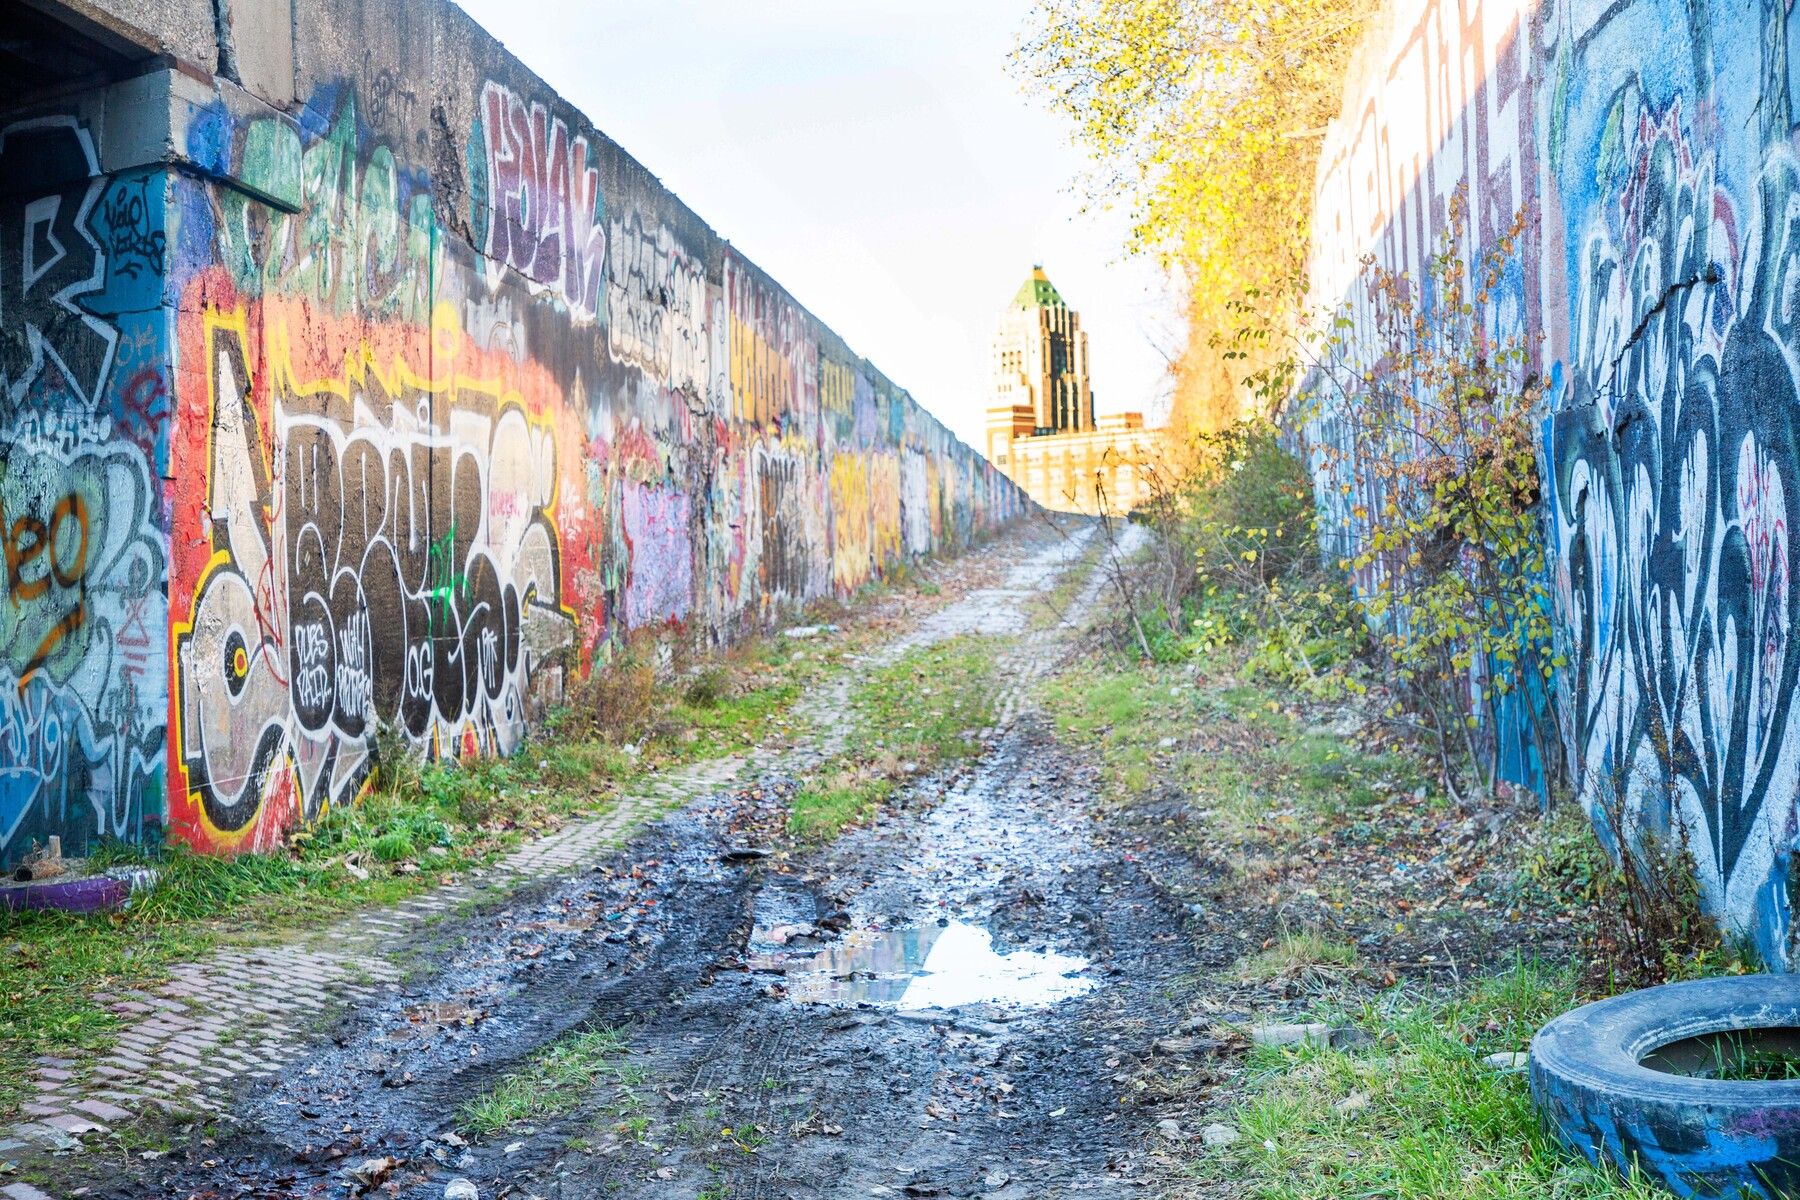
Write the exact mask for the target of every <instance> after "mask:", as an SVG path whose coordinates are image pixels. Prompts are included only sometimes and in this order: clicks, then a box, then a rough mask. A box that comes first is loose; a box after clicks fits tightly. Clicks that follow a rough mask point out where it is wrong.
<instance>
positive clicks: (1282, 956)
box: [1234, 933, 1357, 983]
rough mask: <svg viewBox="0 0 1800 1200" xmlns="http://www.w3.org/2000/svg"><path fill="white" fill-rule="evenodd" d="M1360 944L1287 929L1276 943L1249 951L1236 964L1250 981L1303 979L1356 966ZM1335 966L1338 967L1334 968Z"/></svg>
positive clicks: (1240, 975) (1238, 971)
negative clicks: (1323, 971)
mask: <svg viewBox="0 0 1800 1200" xmlns="http://www.w3.org/2000/svg"><path fill="white" fill-rule="evenodd" d="M1356 962H1357V955H1356V947H1355V946H1351V945H1347V944H1345V943H1343V942H1334V941H1331V940H1330V939H1328V938H1326V937H1324V936H1323V935H1321V934H1317V933H1284V934H1282V935H1281V937H1280V938H1278V939H1277V940H1276V942H1275V944H1274V945H1272V946H1270V947H1269V948H1268V949H1266V950H1259V951H1258V952H1257V953H1255V954H1251V955H1246V956H1245V957H1244V958H1242V959H1240V960H1239V961H1238V964H1237V966H1236V967H1235V968H1234V970H1235V972H1236V974H1237V976H1238V977H1239V978H1240V979H1242V980H1244V981H1245V982H1248V983H1264V982H1267V981H1268V980H1271V979H1302V978H1306V977H1309V976H1312V975H1316V974H1319V973H1320V968H1324V969H1325V970H1326V973H1339V974H1341V973H1342V971H1344V970H1345V969H1348V968H1352V967H1354V966H1356ZM1333 969H1335V970H1333Z"/></svg>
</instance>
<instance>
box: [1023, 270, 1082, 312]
mask: <svg viewBox="0 0 1800 1200" xmlns="http://www.w3.org/2000/svg"><path fill="white" fill-rule="evenodd" d="M1013 307H1014V308H1067V307H1069V306H1068V305H1066V304H1064V303H1063V298H1062V297H1061V296H1060V295H1058V294H1057V291H1056V285H1055V284H1054V283H1051V282H1050V277H1049V276H1048V275H1046V274H1044V268H1042V267H1033V268H1031V278H1030V279H1027V280H1026V281H1025V283H1024V284H1023V285H1022V286H1021V287H1020V288H1019V294H1018V295H1016V296H1014V297H1013Z"/></svg>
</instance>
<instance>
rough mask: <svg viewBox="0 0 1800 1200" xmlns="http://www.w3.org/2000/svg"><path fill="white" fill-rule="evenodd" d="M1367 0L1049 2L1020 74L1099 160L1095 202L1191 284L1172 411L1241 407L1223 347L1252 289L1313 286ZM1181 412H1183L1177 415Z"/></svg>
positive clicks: (1288, 291) (1277, 311) (1043, 1)
mask: <svg viewBox="0 0 1800 1200" xmlns="http://www.w3.org/2000/svg"><path fill="white" fill-rule="evenodd" d="M1374 7H1375V6H1374V4H1373V3H1372V0H1039V2H1038V4H1037V5H1036V7H1035V8H1034V9H1033V13H1032V20H1031V25H1030V28H1029V29H1028V31H1027V33H1026V34H1025V36H1024V37H1023V38H1022V40H1021V42H1020V45H1019V47H1018V49H1017V50H1016V51H1015V53H1014V56H1013V70H1014V72H1015V73H1016V74H1017V75H1018V76H1019V77H1020V78H1022V79H1023V80H1024V81H1025V82H1026V84H1027V86H1028V87H1029V88H1030V89H1031V90H1033V91H1034V92H1036V93H1037V94H1038V95H1040V96H1041V97H1043V98H1044V99H1045V100H1046V101H1047V102H1048V103H1049V105H1050V107H1051V109H1052V110H1053V111H1055V112H1058V113H1061V114H1063V115H1065V116H1066V117H1068V118H1069V120H1070V121H1071V122H1072V124H1073V126H1074V130H1075V137H1076V140H1077V141H1078V142H1079V143H1080V144H1081V145H1083V146H1084V147H1085V148H1086V149H1087V150H1088V151H1089V153H1090V154H1091V155H1092V157H1093V161H1094V168H1093V170H1092V171H1091V172H1090V173H1089V174H1088V175H1087V177H1086V178H1085V179H1083V180H1082V181H1081V184H1082V187H1083V188H1084V190H1085V192H1086V199H1087V200H1088V202H1089V203H1090V204H1100V205H1110V204H1113V203H1118V202H1122V203H1124V204H1126V205H1128V206H1129V211H1130V217H1131V230H1132V232H1131V241H1130V244H1129V245H1128V246H1127V247H1126V249H1127V250H1128V251H1130V252H1132V253H1140V254H1148V255H1151V256H1153V257H1154V258H1155V259H1156V260H1157V262H1158V263H1159V264H1160V265H1161V266H1162V267H1163V268H1164V269H1165V270H1167V271H1168V272H1170V274H1171V276H1172V277H1174V278H1176V279H1177V280H1179V281H1180V283H1181V285H1182V287H1183V289H1184V290H1185V292H1186V294H1187V317H1188V325H1189V329H1188V346H1187V350H1186V351H1185V353H1184V355H1183V358H1182V360H1181V362H1180V363H1179V364H1178V366H1177V371H1176V373H1177V376H1178V379H1177V385H1178V386H1177V410H1178V411H1177V414H1176V423H1177V424H1179V423H1181V418H1182V417H1183V416H1184V415H1185V416H1186V417H1187V418H1188V423H1190V424H1192V425H1194V426H1196V427H1197V428H1201V429H1209V428H1219V427H1221V426H1222V425H1224V424H1227V423H1229V422H1230V421H1231V420H1232V419H1234V418H1235V417H1236V416H1238V415H1239V411H1238V410H1239V407H1240V405H1239V397H1238V393H1239V388H1238V384H1239V380H1238V379H1237V377H1236V376H1237V374H1238V372H1237V371H1236V370H1235V369H1234V368H1233V367H1232V365H1231V363H1232V360H1231V358H1229V357H1228V356H1227V353H1226V347H1225V346H1224V345H1222V343H1224V342H1226V341H1228V340H1230V338H1231V335H1232V334H1235V333H1236V332H1237V330H1238V329H1239V328H1240V327H1241V326H1242V324H1243V319H1244V315H1245V314H1244V312H1243V310H1242V306H1243V305H1244V303H1245V301H1246V298H1247V297H1249V298H1254V300H1255V306H1256V309H1257V311H1258V313H1259V314H1260V316H1261V317H1262V319H1264V320H1266V321H1269V322H1271V323H1273V324H1276V325H1281V324H1283V323H1285V322H1287V321H1288V320H1289V319H1290V318H1291V314H1292V313H1293V311H1294V309H1295V308H1296V306H1297V305H1298V303H1299V302H1300V300H1301V298H1302V289H1301V287H1300V285H1299V281H1300V280H1301V279H1302V278H1303V274H1304V268H1305V260H1306V251H1307V244H1308V240H1309V236H1310V230H1309V226H1310V217H1311V213H1312V199H1313V184H1314V173H1315V169H1316V167H1317V163H1318V155H1319V146H1320V140H1321V138H1322V137H1323V135H1324V132H1325V126H1326V124H1327V123H1328V122H1329V121H1330V120H1331V118H1332V117H1334V116H1335V115H1336V114H1337V111H1338V107H1339V104H1340V102H1341V98H1342V89H1343V78H1344V73H1345V70H1346V68H1347V66H1348V63H1349V59H1350V56H1351V55H1352V53H1353V52H1354V51H1355V48H1356V44H1357V40H1358V38H1359V37H1360V35H1361V31H1362V27H1363V24H1364V22H1365V21H1366V19H1367V18H1368V16H1369V15H1370V14H1371V13H1372V12H1373V11H1374ZM1184 409H1185V410H1186V411H1185V414H1184V413H1183V411H1182V410H1184Z"/></svg>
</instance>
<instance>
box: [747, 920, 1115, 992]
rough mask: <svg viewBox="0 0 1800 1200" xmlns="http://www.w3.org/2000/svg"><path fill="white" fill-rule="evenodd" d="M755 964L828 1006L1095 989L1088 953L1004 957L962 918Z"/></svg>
mask: <svg viewBox="0 0 1800 1200" xmlns="http://www.w3.org/2000/svg"><path fill="white" fill-rule="evenodd" d="M750 965H751V966H752V967H755V968H758V969H761V970H778V971H784V972H785V973H786V974H787V991H788V995H789V996H790V997H791V998H792V999H795V1000H811V1001H815V1002H820V1003H826V1004H855V1003H858V1002H864V1003H869V1004H880V1005H892V1006H894V1007H898V1008H954V1007H956V1006H957V1005H960V1004H982V1003H997V1004H1014V1005H1019V1006H1021V1007H1042V1006H1045V1005H1050V1004H1055V1003H1056V1002H1057V1001H1059V1000H1066V999H1068V998H1069V997H1070V996H1079V995H1080V994H1081V993H1083V992H1086V991H1088V990H1090V989H1092V988H1093V987H1095V986H1096V984H1095V982H1094V980H1092V979H1088V978H1085V977H1081V976H1077V975H1076V974H1075V972H1077V971H1082V970H1085V969H1086V968H1087V959H1085V958H1078V957H1075V956H1073V955H1068V954H1051V953H1046V952H1038V951H1030V950H1015V951H1014V952H1013V953H1011V954H999V953H996V952H995V950H994V939H993V938H992V936H991V935H989V933H988V931H987V930H985V929H982V928H981V927H980V926H977V925H970V924H967V923H965V922H962V921H952V922H950V923H949V924H948V925H943V926H939V925H927V926H923V927H921V928H914V929H889V930H872V929H853V930H851V931H849V932H848V933H846V934H845V935H844V936H843V938H842V940H840V941H839V942H837V943H836V944H834V945H832V946H830V947H828V948H826V949H824V950H821V951H819V952H818V953H817V954H814V955H811V956H808V957H800V956H798V955H791V954H772V955H761V956H757V957H754V958H752V960H751V964H750Z"/></svg>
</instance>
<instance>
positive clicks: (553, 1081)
mask: <svg viewBox="0 0 1800 1200" xmlns="http://www.w3.org/2000/svg"><path fill="white" fill-rule="evenodd" d="M628 1052H629V1043H628V1042H627V1041H626V1039H625V1036H624V1035H623V1034H622V1033H620V1032H619V1031H618V1030H616V1029H594V1030H589V1031H588V1032H586V1033H581V1034H577V1035H575V1036H574V1037H571V1038H565V1039H563V1040H562V1041H559V1042H557V1043H555V1044H554V1045H551V1046H549V1047H547V1048H546V1049H544V1050H542V1051H539V1052H538V1053H537V1054H536V1055H534V1056H533V1057H532V1058H531V1059H530V1061H528V1062H527V1063H526V1064H525V1066H524V1067H523V1068H522V1069H520V1070H519V1071H516V1072H514V1073H513V1074H511V1075H508V1076H507V1077H506V1078H505V1079H503V1080H501V1081H500V1083H499V1084H498V1085H496V1086H495V1087H494V1088H492V1089H491V1090H489V1091H486V1092H483V1093H482V1094H481V1095H479V1096H477V1097H476V1098H475V1099H473V1100H471V1101H469V1102H468V1103H467V1104H465V1105H463V1107H462V1108H461V1109H459V1110H458V1111H457V1119H458V1120H459V1121H460V1122H461V1124H462V1127H463V1128H465V1129H467V1130H470V1131H471V1132H473V1133H476V1134H489V1133H495V1132H498V1131H499V1130H502V1129H507V1128H510V1127H511V1126H514V1125H519V1124H523V1123H524V1122H526V1121H532V1120H545V1119H548V1118H550V1117H555V1116H560V1115H562V1114H563V1113H566V1112H570V1111H572V1110H574V1109H576V1108H579V1107H580V1106H581V1104H582V1103H583V1102H584V1101H586V1100H587V1099H588V1098H589V1097H590V1096H591V1095H592V1094H593V1092H594V1090H595V1089H596V1088H597V1087H599V1086H600V1085H601V1084H602V1083H617V1084H625V1085H630V1084H633V1083H638V1082H641V1081H642V1080H643V1078H644V1072H643V1071H641V1070H639V1069H637V1068H633V1067H628V1066H625V1065H624V1064H622V1063H621V1062H620V1061H619V1060H620V1059H621V1058H623V1057H624V1056H625V1054H627V1053H628Z"/></svg>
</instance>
